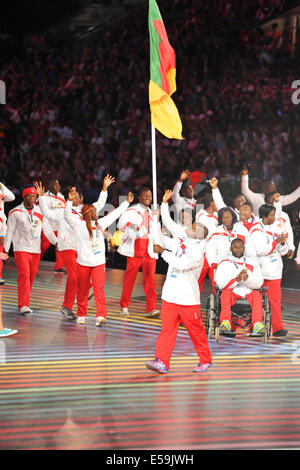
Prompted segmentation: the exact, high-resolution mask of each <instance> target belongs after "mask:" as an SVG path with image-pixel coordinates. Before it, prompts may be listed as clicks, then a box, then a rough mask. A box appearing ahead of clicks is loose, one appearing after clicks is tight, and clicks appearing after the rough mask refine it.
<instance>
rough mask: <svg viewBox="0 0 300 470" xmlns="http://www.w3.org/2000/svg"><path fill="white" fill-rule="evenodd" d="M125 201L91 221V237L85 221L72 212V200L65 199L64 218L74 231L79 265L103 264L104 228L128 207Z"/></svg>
mask: <svg viewBox="0 0 300 470" xmlns="http://www.w3.org/2000/svg"><path fill="white" fill-rule="evenodd" d="M128 206H129V203H128V202H127V201H124V202H122V204H120V206H119V207H117V209H115V210H113V211H112V212H110V213H109V214H108V215H106V216H105V217H102V218H101V219H98V220H97V222H96V221H92V230H93V239H91V238H90V234H89V232H88V229H87V227H86V222H85V220H83V219H80V218H79V217H78V216H77V215H76V214H72V202H71V201H67V203H66V207H65V219H66V222H67V223H68V225H69V226H70V227H71V228H72V229H73V230H74V231H75V236H76V251H77V263H78V264H80V265H81V266H90V267H95V266H100V265H102V264H105V261H106V260H105V242H104V230H105V229H106V228H107V227H109V226H110V225H111V224H112V223H113V222H114V221H115V220H117V219H118V218H119V217H120V215H121V214H123V212H124V211H126V209H127V208H128Z"/></svg>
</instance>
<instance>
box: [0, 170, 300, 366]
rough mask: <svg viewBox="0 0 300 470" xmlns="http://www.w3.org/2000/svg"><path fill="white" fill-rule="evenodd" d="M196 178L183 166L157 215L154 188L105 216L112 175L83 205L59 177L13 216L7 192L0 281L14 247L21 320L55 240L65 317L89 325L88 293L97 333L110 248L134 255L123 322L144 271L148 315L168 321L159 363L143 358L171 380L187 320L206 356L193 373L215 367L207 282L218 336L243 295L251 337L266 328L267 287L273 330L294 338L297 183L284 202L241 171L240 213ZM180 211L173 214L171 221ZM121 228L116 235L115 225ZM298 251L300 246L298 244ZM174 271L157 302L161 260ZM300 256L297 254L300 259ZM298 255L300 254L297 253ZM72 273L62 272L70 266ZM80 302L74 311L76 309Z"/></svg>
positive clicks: (28, 196)
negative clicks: (287, 316) (290, 283)
mask: <svg viewBox="0 0 300 470" xmlns="http://www.w3.org/2000/svg"><path fill="white" fill-rule="evenodd" d="M189 176H190V172H189V171H188V170H183V171H182V172H181V175H180V178H179V180H178V181H177V182H176V184H175V186H174V188H173V190H166V191H165V193H164V195H163V198H162V202H161V204H160V207H159V208H154V209H151V204H152V192H151V189H150V188H141V189H140V190H139V191H138V194H137V198H138V203H134V204H133V202H134V198H135V195H134V194H133V193H132V192H130V191H129V192H128V194H127V197H126V200H125V201H124V202H122V203H121V204H120V205H119V206H118V207H117V208H116V209H114V210H112V211H110V212H109V213H108V214H107V215H105V216H103V217H100V212H101V211H102V212H103V210H104V209H105V205H106V201H107V193H108V188H109V186H110V185H111V184H113V183H114V182H115V179H114V177H113V176H111V175H109V174H108V175H106V176H105V178H104V180H103V187H102V190H101V192H100V194H99V198H98V200H97V201H95V203H94V204H85V203H84V201H83V196H82V194H81V193H80V192H79V191H77V189H76V187H74V186H68V187H66V188H65V189H63V190H62V191H61V188H60V184H59V182H58V181H57V180H53V181H49V182H47V191H46V190H45V187H44V185H43V184H42V183H41V182H38V181H36V182H34V184H32V185H28V186H26V187H25V188H24V189H23V192H22V199H23V201H22V203H21V204H20V205H18V206H16V207H14V208H13V209H12V210H11V211H10V212H9V214H8V217H7V218H6V215H5V212H4V203H5V202H7V201H13V200H14V198H15V196H14V194H13V193H12V192H11V191H10V190H9V189H8V188H7V187H6V186H5V185H4V184H3V183H2V184H1V186H0V282H1V283H2V284H3V283H4V280H3V278H2V269H3V262H5V261H7V260H8V258H9V251H10V249H11V246H12V249H13V253H14V260H15V263H16V267H17V283H18V310H19V314H21V315H27V314H31V313H33V312H32V309H31V308H30V294H31V290H32V287H33V282H34V278H35V275H36V273H37V271H38V267H39V262H40V259H41V257H42V256H43V254H44V253H45V251H46V250H47V249H48V248H49V246H50V244H53V245H55V246H56V261H55V267H54V272H55V273H57V274H61V273H64V272H66V274H67V279H66V287H65V294H64V300H63V303H62V306H61V314H62V315H63V316H64V317H65V318H66V319H67V320H68V321H72V322H74V321H76V323H77V324H78V325H85V324H86V318H87V311H88V301H89V297H90V292H91V288H92V290H93V295H94V299H95V303H96V312H97V313H96V327H102V326H103V325H105V323H106V321H107V309H106V302H105V292H104V286H105V271H106V250H107V244H106V243H105V240H108V243H109V244H110V246H112V247H114V249H117V251H118V253H119V254H120V255H123V256H125V257H126V258H127V265H126V270H125V272H124V278H123V289H122V294H121V300H120V307H121V310H120V317H121V318H123V319H126V318H127V317H128V316H129V315H130V308H129V304H130V299H131V295H132V291H133V287H134V284H135V280H136V276H137V273H138V272H139V270H140V269H142V272H143V282H144V291H145V298H146V312H145V315H146V317H147V318H157V317H159V316H160V317H161V332H160V334H159V336H158V339H157V343H156V350H155V357H154V359H153V360H151V361H147V362H146V366H147V368H148V369H151V370H153V371H156V372H159V373H161V374H165V373H167V372H168V370H169V364H170V358H171V355H172V352H173V349H174V346H175V342H176V337H177V331H178V328H179V325H180V323H183V324H184V325H185V327H186V329H187V331H188V333H189V335H190V337H191V339H192V341H193V344H194V347H195V350H196V352H197V355H198V357H199V362H198V364H197V365H196V367H195V369H194V371H195V372H205V371H206V370H207V369H208V368H209V367H210V366H211V365H212V357H211V353H210V350H209V345H208V340H207V336H206V332H205V329H204V327H203V324H202V320H201V313H200V295H201V291H202V289H203V285H204V280H205V278H206V277H207V276H208V277H209V279H210V282H211V288H212V290H213V291H215V288H216V286H217V287H218V288H219V289H221V291H222V293H221V314H220V322H221V324H220V333H221V334H224V335H228V334H232V333H233V332H234V329H235V328H236V326H235V325H233V324H232V322H231V307H232V305H233V304H235V302H236V301H237V299H240V298H242V299H247V300H248V302H249V304H250V306H251V309H252V315H251V322H252V329H251V332H250V333H251V336H261V335H263V334H264V332H265V325H264V323H263V309H262V297H261V293H260V291H259V289H260V288H261V287H263V286H266V287H267V288H268V289H267V295H268V298H269V301H270V306H271V321H272V334H273V336H275V337H283V336H286V335H287V333H288V332H287V330H286V329H285V328H284V326H283V323H282V312H281V278H282V270H283V262H282V256H284V255H287V256H288V257H290V258H293V257H294V253H295V246H294V236H293V230H292V227H291V224H290V220H289V216H288V215H287V214H286V213H285V212H284V211H283V210H282V206H284V205H288V204H291V203H292V202H294V201H296V200H297V199H298V198H299V196H300V187H299V188H297V189H296V190H295V191H294V192H293V193H291V194H289V195H287V196H282V195H280V194H279V193H278V192H277V191H276V187H275V185H274V183H273V182H271V181H269V182H265V183H264V186H263V192H262V193H261V194H260V193H254V192H252V191H251V190H250V189H249V181H248V172H247V170H243V171H242V176H241V194H238V195H236V197H235V199H234V204H233V207H229V206H227V205H226V204H225V203H224V201H223V197H222V195H221V193H220V190H219V188H218V180H217V179H216V178H212V179H211V180H209V184H208V185H206V186H205V187H204V189H203V190H202V191H201V192H200V194H199V195H198V197H197V200H196V199H195V197H194V188H193V186H192V185H191V184H189ZM171 213H173V217H172V216H171ZM111 227H114V229H113V232H112V233H111V232H110V231H109V230H108V229H109V228H110V229H111ZM298 252H299V247H298ZM159 256H161V258H162V259H163V260H164V261H165V262H166V263H167V265H168V271H167V274H166V278H165V282H164V285H163V289H162V295H161V301H162V302H161V308H160V309H159V308H158V306H157V295H156V287H155V272H156V261H157V259H158V257H159ZM297 256H298V255H297ZM299 256H300V255H299ZM64 269H65V270H64ZM75 300H76V301H77V312H76V314H75V313H74V312H73V307H74V303H75ZM16 332H17V330H11V329H9V328H5V327H4V325H3V324H2V318H1V315H0V337H1V336H10V335H12V334H15V333H16Z"/></svg>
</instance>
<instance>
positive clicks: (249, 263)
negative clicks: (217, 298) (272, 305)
mask: <svg viewBox="0 0 300 470" xmlns="http://www.w3.org/2000/svg"><path fill="white" fill-rule="evenodd" d="M243 269H246V270H247V274H248V279H247V280H246V281H240V282H237V281H236V277H237V276H238V275H239V273H240V272H241V271H242V270H243ZM215 281H216V284H217V286H218V287H219V289H232V290H233V292H234V293H235V294H236V295H239V296H240V297H243V298H245V297H246V295H248V294H250V293H251V291H252V290H253V289H259V288H260V287H261V286H262V284H263V282H264V280H263V277H262V273H261V269H260V266H259V264H258V261H257V259H255V258H247V257H246V256H242V257H241V258H236V257H235V256H233V255H231V256H228V258H227V259H225V260H223V261H221V263H220V264H219V266H218V267H217V270H216V275H215Z"/></svg>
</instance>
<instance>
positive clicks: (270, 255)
mask: <svg viewBox="0 0 300 470" xmlns="http://www.w3.org/2000/svg"><path fill="white" fill-rule="evenodd" d="M283 233H284V232H283V230H282V227H281V226H280V225H279V224H277V222H275V223H274V224H272V225H264V224H263V223H262V221H261V220H260V221H259V222H258V223H256V224H254V225H253V227H252V228H251V230H250V236H251V239H252V241H253V244H254V246H255V249H256V253H257V257H258V262H259V265H260V267H261V270H262V275H263V278H264V279H267V280H274V279H281V278H282V269H283V263H282V259H281V257H282V256H283V255H285V254H286V253H287V252H288V245H287V243H285V244H284V245H281V243H280V242H279V243H278V242H277V241H276V238H277V237H278V236H279V235H282V234H283Z"/></svg>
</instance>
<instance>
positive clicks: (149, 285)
mask: <svg viewBox="0 0 300 470" xmlns="http://www.w3.org/2000/svg"><path fill="white" fill-rule="evenodd" d="M141 266H142V271H143V276H144V292H145V296H146V313H148V312H151V311H152V310H155V309H156V290H155V270H156V259H155V258H150V256H149V255H146V256H143V257H139V256H134V257H133V258H129V257H127V267H126V271H125V273H124V278H123V291H122V296H121V302H120V305H121V307H122V308H128V306H129V302H130V298H131V294H132V290H133V286H134V283H135V280H136V276H137V273H138V272H139V270H140V267H141Z"/></svg>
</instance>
